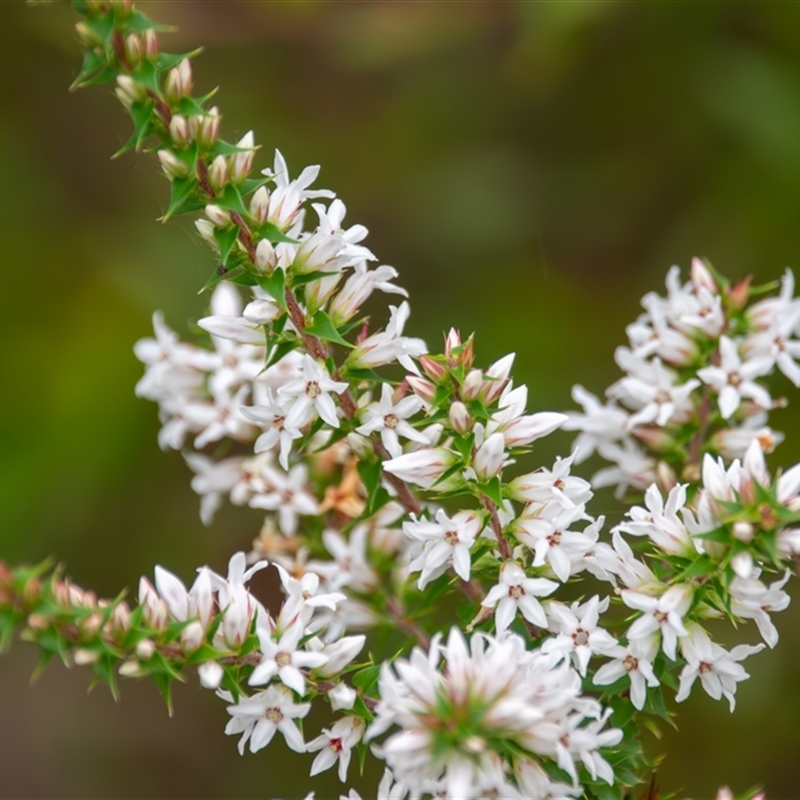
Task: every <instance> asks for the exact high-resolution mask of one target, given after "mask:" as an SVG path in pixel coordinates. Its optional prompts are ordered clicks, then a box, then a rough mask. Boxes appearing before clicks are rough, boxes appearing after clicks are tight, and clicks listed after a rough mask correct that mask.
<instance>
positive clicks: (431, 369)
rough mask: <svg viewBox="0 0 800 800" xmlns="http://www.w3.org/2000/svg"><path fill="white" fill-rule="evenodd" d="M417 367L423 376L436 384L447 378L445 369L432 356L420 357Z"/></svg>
mask: <svg viewBox="0 0 800 800" xmlns="http://www.w3.org/2000/svg"><path fill="white" fill-rule="evenodd" d="M419 365H420V366H421V367H422V369H423V370H424V372H425V374H426V375H427V376H428V377H429V378H430V379H431V380H432V381H435V382H436V383H438V382H439V381H441V380H442V379H443V378H445V377H446V376H447V367H446V366H445V365H444V364H442V363H441V362H439V361H437V360H436V359H435V358H434V357H432V356H420V358H419Z"/></svg>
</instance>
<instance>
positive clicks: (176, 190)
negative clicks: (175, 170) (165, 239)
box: [161, 178, 197, 222]
mask: <svg viewBox="0 0 800 800" xmlns="http://www.w3.org/2000/svg"><path fill="white" fill-rule="evenodd" d="M196 186H197V181H196V180H195V179H194V178H175V179H174V180H173V181H172V185H171V186H170V195H169V206H168V208H167V213H166V214H164V216H163V217H161V220H162V221H163V222H166V221H167V220H168V219H169V218H170V217H172V216H174V215H175V213H176V212H177V211H178V209H179V208H180V207H181V206H182V205H183V204H184V202H185V201H186V199H187V198H188V197H189V195H191V193H192V191H193V190H194V188H195V187H196Z"/></svg>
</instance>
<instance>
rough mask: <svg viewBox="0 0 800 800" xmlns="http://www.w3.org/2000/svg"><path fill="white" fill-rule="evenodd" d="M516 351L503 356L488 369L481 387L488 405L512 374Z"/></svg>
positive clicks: (481, 394) (498, 394) (498, 395)
mask: <svg viewBox="0 0 800 800" xmlns="http://www.w3.org/2000/svg"><path fill="white" fill-rule="evenodd" d="M514 357H515V354H514V353H509V354H508V355H507V356H503V358H501V359H500V360H499V361H495V362H494V364H492V365H491V366H490V367H489V369H487V370H486V380H485V381H484V383H483V386H482V387H481V392H480V397H481V399H482V400H483V402H484V403H486V405H489V404H491V403H493V402H494V401H495V400H497V398H498V397H500V395H501V394H502V392H503V389H505V386H506V384H507V383H508V378H509V375H511V367H512V366H513V364H514Z"/></svg>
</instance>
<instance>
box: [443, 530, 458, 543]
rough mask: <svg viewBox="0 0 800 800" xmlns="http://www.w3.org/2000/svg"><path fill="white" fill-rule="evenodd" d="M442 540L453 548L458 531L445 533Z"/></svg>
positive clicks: (456, 540)
mask: <svg viewBox="0 0 800 800" xmlns="http://www.w3.org/2000/svg"><path fill="white" fill-rule="evenodd" d="M444 540H445V541H446V542H447V544H449V545H452V546H455V545H457V544H458V531H446V532H445V534H444Z"/></svg>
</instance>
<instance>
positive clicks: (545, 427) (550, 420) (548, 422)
mask: <svg viewBox="0 0 800 800" xmlns="http://www.w3.org/2000/svg"><path fill="white" fill-rule="evenodd" d="M568 419H569V417H568V416H567V415H566V414H559V413H557V412H555V411H540V412H539V413H538V414H526V415H525V416H522V417H517V419H515V420H512V421H511V422H510V423H508V424H507V425H503V426H502V427H501V429H500V433H502V434H503V439H505V443H506V446H507V447H520V446H521V445H526V444H531V443H532V442H535V441H536V440H537V439H541V438H542V437H544V436H549V435H550V434H551V433H553V431H557V430H558V429H559V428H560V427H561V426H562V425H563V424H564V423H565V422H566V421H567V420H568Z"/></svg>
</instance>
